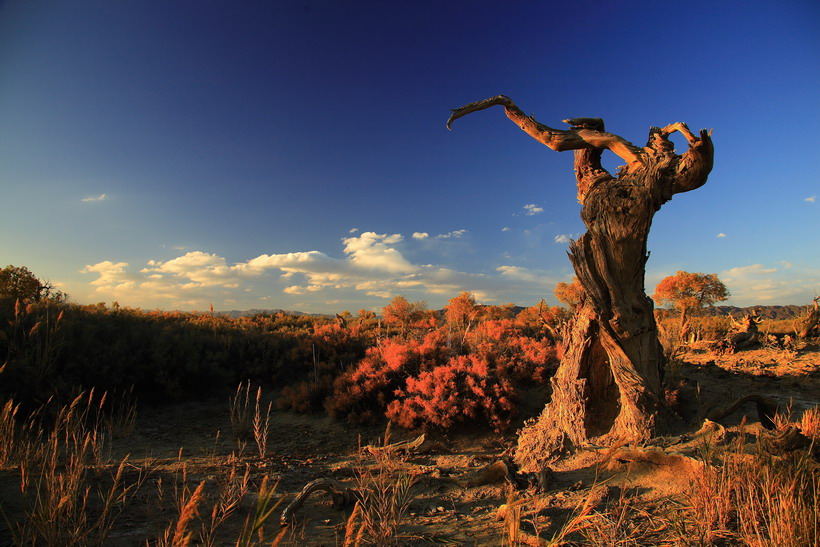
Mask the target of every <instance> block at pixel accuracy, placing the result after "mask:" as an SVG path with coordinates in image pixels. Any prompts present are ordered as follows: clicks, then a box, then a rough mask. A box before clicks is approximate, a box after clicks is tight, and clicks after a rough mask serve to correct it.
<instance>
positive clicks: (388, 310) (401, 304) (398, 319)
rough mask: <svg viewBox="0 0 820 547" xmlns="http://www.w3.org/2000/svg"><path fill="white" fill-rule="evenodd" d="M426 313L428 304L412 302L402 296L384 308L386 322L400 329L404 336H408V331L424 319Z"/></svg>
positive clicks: (383, 314) (383, 313)
mask: <svg viewBox="0 0 820 547" xmlns="http://www.w3.org/2000/svg"><path fill="white" fill-rule="evenodd" d="M426 312H427V303H426V302H424V301H419V302H410V301H409V300H407V298H405V297H404V296H401V295H399V296H397V297H395V298H394V299H393V300H392V301H391V302H390V303H389V304H388V305H386V306H385V307H384V308H382V316H383V317H384V322H385V323H386V324H387V325H389V326H393V327H398V329H399V331H400V332H401V335H402V336H405V335H406V334H407V331H408V329H409V328H410V326H411V325H413V323H416V322H417V321H420V320H421V319H424V316H425V313H426Z"/></svg>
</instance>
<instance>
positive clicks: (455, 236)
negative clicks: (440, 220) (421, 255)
mask: <svg viewBox="0 0 820 547" xmlns="http://www.w3.org/2000/svg"><path fill="white" fill-rule="evenodd" d="M466 233H467V230H453V231H452V232H447V233H446V234H439V235H437V236H436V237H437V238H438V239H458V238H460V237H463V236H464V234H466Z"/></svg>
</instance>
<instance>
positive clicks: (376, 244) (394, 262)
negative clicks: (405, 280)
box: [342, 232, 416, 274]
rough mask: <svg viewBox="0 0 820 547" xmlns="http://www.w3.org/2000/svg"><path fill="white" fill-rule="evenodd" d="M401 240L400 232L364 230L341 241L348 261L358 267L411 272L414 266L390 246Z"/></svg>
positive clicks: (393, 271)
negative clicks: (383, 232) (360, 233)
mask: <svg viewBox="0 0 820 547" xmlns="http://www.w3.org/2000/svg"><path fill="white" fill-rule="evenodd" d="M401 240H402V237H401V235H400V234H392V235H387V234H377V233H375V232H364V233H363V234H362V235H360V236H359V237H349V238H345V239H343V240H342V242H343V243H344V244H345V248H344V252H345V254H347V255H349V257H350V258H349V260H350V262H351V263H352V264H353V265H354V266H356V267H358V268H362V269H365V270H371V269H373V270H383V271H385V272H390V273H397V274H401V273H412V272H413V271H415V269H416V267H415V266H413V265H412V264H410V262H408V261H407V260H406V259H405V258H404V256H402V254H401V253H400V252H399V251H398V250H397V249H395V248H393V247H391V245H395V244H396V243H399V242H400V241H401Z"/></svg>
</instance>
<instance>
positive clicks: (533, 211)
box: [524, 203, 544, 216]
mask: <svg viewBox="0 0 820 547" xmlns="http://www.w3.org/2000/svg"><path fill="white" fill-rule="evenodd" d="M543 212H544V208H543V207H539V206H538V205H536V204H534V203H528V204H526V205H525V206H524V214H525V215H527V216H533V215H538V214H540V213H543Z"/></svg>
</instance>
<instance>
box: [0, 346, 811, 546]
mask: <svg viewBox="0 0 820 547" xmlns="http://www.w3.org/2000/svg"><path fill="white" fill-rule="evenodd" d="M684 361H685V363H683V364H681V365H679V366H678V367H676V368H675V369H674V370H673V371H672V372H671V374H672V379H673V381H674V382H675V385H677V386H678V388H679V397H680V400H681V404H680V406H679V412H680V414H681V417H682V422H681V426H680V430H679V431H674V432H673V433H674V435H672V436H669V437H665V438H661V439H658V440H657V441H656V443H655V444H656V446H655V447H654V448H653V447H650V449H655V450H657V449H662V450H663V451H664V453H666V454H671V456H669V459H667V460H664V461H663V462H648V461H635V459H634V458H630V457H627V456H624V457H613V452H612V451H610V450H606V449H600V450H595V449H590V450H587V451H583V452H580V453H577V454H574V455H572V456H570V457H567V458H565V459H563V460H561V461H559V462H557V463H556V464H555V465H554V467H553V477H552V482H551V484H550V486H549V489H548V492H547V493H546V494H545V495H541V496H540V497H539V501H538V503H539V508H540V511H539V512H538V518H536V519H531V521H530V522H526V523H523V524H522V529H523V530H525V531H526V533H527V534H529V535H528V536H527V537H530V538H531V537H534V536H535V535H536V534H540V537H541V538H549V537H550V536H551V535H552V534H553V533H554V532H555V531H556V530H557V529H558V528H559V527H560V526H561V524H562V523H563V522H564V521H565V520H566V518H567V517H568V515H569V514H570V512H571V510H572V509H573V508H574V507H576V506H577V504H578V503H579V502H580V501H582V500H583V499H585V498H586V497H589V495H590V488H591V487H592V486H593V485H594V484H600V483H602V481H606V483H605V484H606V486H605V487H603V488H599V491H600V494H599V497H600V498H601V499H604V498H606V497H607V496H610V497H611V496H617V495H620V494H621V493H623V492H625V491H628V492H630V493H633V494H637V495H639V496H640V497H641V498H642V499H643V500H644V501H645V502H646V503H647V508H649V510H652V507H653V505H652V504H653V503H654V502H655V501H656V500H657V503H658V504H661V503H663V500H668V499H669V497H670V496H672V497H674V496H676V495H679V494H680V493H682V492H684V491H685V490H686V489H687V487H688V486H689V481H690V480H691V477H692V472H693V470H694V469H695V468H696V467H697V465H698V463H697V461H696V460H697V453H698V447H699V446H700V445H702V444H703V438H704V435H710V434H712V432H713V430H708V429H707V430H702V431H700V432H698V430H699V428H700V425H701V424H699V423H696V422H697V416H698V408H699V406H702V405H707V404H725V403H726V402H727V401H728V399H730V398H732V397H735V396H738V395H742V394H746V393H750V392H757V393H762V394H765V395H767V396H769V397H772V398H774V399H776V400H777V401H779V402H780V403H782V405H783V407H784V408H788V407H790V408H791V410H792V412H793V414H794V416H795V417H799V415H800V414H801V413H802V411H803V410H805V409H807V408H811V407H813V406H815V405H818V404H820V400H819V399H820V351H818V349H817V348H808V349H807V350H805V351H803V352H800V353H799V354H794V353H792V352H786V351H781V350H754V351H747V352H738V353H736V354H734V355H727V356H723V357H715V356H714V355H712V354H711V353H709V352H708V351H707V350H706V349H705V347H698V346H695V347H694V348H692V349H691V350H690V351H689V352H688V353H687V354H686V355H685V356H684ZM228 407H229V405H228V395H227V394H226V395H225V396H224V397H221V398H217V399H213V400H210V401H206V402H198V403H185V404H179V405H174V406H170V407H165V408H160V407H155V408H142V407H141V408H140V409H139V414H138V419H137V423H136V426H135V428H134V430H133V432H131V433H130V434H129V435H128V436H127V437H126V438H123V439H117V440H115V441H114V443H113V448H112V450H111V453H110V456H111V458H112V459H114V460H117V459H121V458H123V457H125V456H126V455H129V462H130V463H131V464H132V466H129V467H128V468H127V470H126V478H127V479H129V480H136V479H137V477H138V476H139V474H140V473H142V472H144V471H141V469H146V468H147V469H148V470H149V471H148V474H147V478H146V480H145V482H144V484H143V485H142V487H141V488H140V489H139V490H138V491H137V492H136V494H135V495H134V496H133V497H132V499H131V500H130V501H129V503H128V505H127V506H126V507H125V510H124V511H123V512H122V514H121V515H120V516H119V518H118V519H117V521H116V524H115V526H114V528H113V530H112V532H111V534H110V536H109V540H108V544H110V545H123V546H129V545H145V542H146V539H148V540H150V541H151V542H152V543H153V541H154V540H155V539H156V538H158V537H160V536H161V535H162V533H163V531H164V530H165V528H166V527H167V526H168V525H169V524H170V523H172V522H176V518H177V516H178V509H177V508H176V497H177V496H178V494H177V495H175V493H174V492H175V491H177V492H179V491H180V489H181V488H182V487H183V486H184V485H187V487H188V488H189V489H190V490H193V489H194V488H195V487H196V486H197V485H198V484H200V483H201V482H203V481H204V482H205V491H206V493H207V494H208V495H209V496H210V497H209V498H208V500H207V501H206V502H205V503H203V504H202V508H201V515H202V520H203V521H207V520H208V518H210V507H211V506H212V505H213V500H214V499H215V497H216V496H217V494H218V492H219V490H220V485H222V484H224V483H225V482H226V481H227V477H228V475H229V470H230V468H231V466H232V465H234V466H236V467H237V469H239V470H240V474H241V472H242V471H243V470H244V469H246V468H247V469H248V470H249V475H250V479H251V483H252V487H251V488H250V493H249V494H248V495H247V496H245V498H244V499H243V501H242V502H241V504H240V505H239V507H238V509H237V510H236V512H235V513H234V514H233V515H232V517H231V518H230V519H228V521H227V522H226V523H225V524H224V525H222V526H221V527H220V528H219V534H218V538H219V540H218V541H217V542H216V544H217V545H232V544H235V541H236V537H237V536H238V535H239V532H240V530H241V528H242V525H243V522H244V521H245V519H246V517H247V516H248V515H249V514H250V513H252V511H253V508H254V505H255V503H256V496H255V494H254V492H256V491H257V487H258V485H259V484H260V483H261V480H262V478H263V477H264V476H266V475H267V476H270V477H271V479H273V480H275V481H278V484H277V486H276V493H277V495H278V496H280V497H281V499H282V502H281V505H280V506H279V507H278V508H277V510H276V517H274V518H273V519H271V523H270V524H269V526H268V528H267V530H268V531H269V532H274V531H277V532H278V530H279V526H278V515H279V514H280V513H281V510H282V509H283V508H284V507H285V505H287V504H288V503H290V501H291V500H292V499H293V497H294V496H295V495H296V493H298V492H299V491H300V490H301V489H302V487H303V486H305V484H307V483H308V482H310V481H312V480H313V479H317V478H320V477H330V478H333V479H336V480H338V481H340V482H341V483H343V484H344V485H346V486H348V487H351V488H356V487H357V486H358V484H359V481H360V480H362V479H361V477H362V476H363V475H364V476H372V475H374V474H376V473H377V472H378V465H377V462H376V460H375V458H373V457H372V456H370V455H368V454H366V453H364V454H363V452H362V451H361V450H360V449H359V447H360V446H363V445H367V444H375V445H378V444H379V443H380V442H381V441H382V436H383V435H384V433H385V431H384V428H383V426H381V427H370V428H353V427H348V426H346V425H345V424H344V423H340V422H337V421H333V420H331V419H329V418H326V417H323V416H317V415H297V414H291V413H285V412H277V411H274V412H273V413H272V415H271V423H270V440H269V444H268V448H267V449H268V453H267V454H266V456H265V457H260V455H259V453H258V450H257V447H256V444H255V443H254V442H253V441H250V442H247V443H240V442H238V441H237V440H236V439H235V437H234V435H233V434H232V433H231V424H230V420H229V412H228ZM744 416H745V417H746V420H747V421H748V427H747V433H749V434H751V435H755V434H756V433H757V432H759V431H760V429H761V427H760V424H759V423H758V420H757V416H756V413H755V409H754V406H753V405H752V404H749V405H748V407H742V408H741V409H739V410H738V411H737V412H736V413H734V414H732V415H730V416H727V417H726V418H725V419H723V420H721V423H722V425H723V426H725V427H726V431H727V432H729V433H731V432H733V431H735V432H736V431H737V428H738V426H739V425H740V423H741V420H743V418H744ZM418 433H419V432H406V431H400V430H397V431H393V432H392V440H393V441H396V440H402V439H410V438H413V437H414V436H415V435H417V434H418ZM429 439H431V440H432V441H436V442H438V443H441V444H440V445H439V446H438V447H436V448H435V449H434V450H433V451H431V452H430V453H426V454H421V455H409V456H406V457H401V458H394V460H393V464H392V465H393V471H394V472H395V471H397V470H398V471H401V472H403V473H406V474H408V475H410V476H413V477H414V478H415V486H414V487H413V489H412V490H411V492H412V496H411V498H412V499H411V501H410V503H409V507H408V508H407V513H406V518H405V519H404V521H403V525H402V526H401V528H400V533H401V534H403V535H404V536H405V537H404V539H402V541H401V543H402V544H405V545H431V544H440V543H448V544H455V545H499V544H501V543H502V538H503V537H504V533H505V525H504V522H503V518H502V517H501V516H500V514H499V508H500V507H501V506H502V505H504V504H506V503H508V501H510V500H511V499H522V498H527V497H528V496H530V495H532V494H531V493H528V492H527V491H515V490H514V489H513V488H511V487H510V486H509V485H508V484H506V483H505V482H504V481H501V482H499V483H495V484H487V485H481V486H475V487H470V488H464V487H461V486H459V485H458V484H455V481H453V480H452V479H454V478H459V477H469V476H471V474H473V473H475V472H476V471H477V470H479V469H481V468H482V467H483V466H485V465H487V464H490V463H493V462H495V461H497V460H498V459H499V458H500V457H502V456H503V455H505V454H509V453H510V452H509V451H510V449H511V448H512V447H514V446H515V433H514V431H513V432H510V433H509V434H507V435H499V434H488V433H486V432H460V433H453V434H450V435H443V434H437V433H435V432H432V433H430V434H429ZM638 459H639V460H640V458H638ZM111 471H112V469H111V468H102V469H98V470H96V471H95V472H94V473H92V476H93V477H95V479H94V480H95V485H98V486H100V485H105V484H108V483H109V482H110V480H109V478H108V477H109V475H110V473H111ZM19 491H20V488H19V471H18V470H16V469H13V470H4V471H0V504H2V508H3V511H4V512H5V514H6V516H7V517H8V518H9V520H11V521H14V520H16V519H18V518H20V517H21V516H22V511H23V508H22V504H21V498H20V493H19ZM160 492H161V493H162V495H160ZM511 496H513V497H512V498H511ZM351 509H352V507H350V506H348V507H344V508H335V507H333V506H332V503H331V501H330V498H329V496H327V495H324V494H318V493H317V494H315V495H314V496H312V497H311V498H309V499H308V500H307V502H306V503H305V505H304V506H303V507H302V508H301V509H299V510H298V511H297V513H296V516H297V518H296V522H295V523H294V524H293V525H291V526H290V527H288V529H287V530H286V532H285V533H284V536H283V539H284V541H285V542H286V543H289V544H294V545H341V544H342V543H343V539H344V534H345V523H346V521H347V519H348V517H349V515H350V512H351ZM502 515H503V512H502ZM199 524H200V523H194V525H193V526H194V527H196V526H198V525H199ZM6 544H10V538H9V534H8V531H7V530H3V531H2V532H0V545H6Z"/></svg>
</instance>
